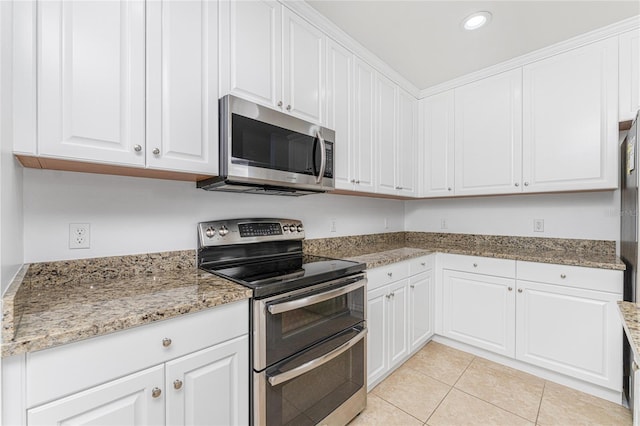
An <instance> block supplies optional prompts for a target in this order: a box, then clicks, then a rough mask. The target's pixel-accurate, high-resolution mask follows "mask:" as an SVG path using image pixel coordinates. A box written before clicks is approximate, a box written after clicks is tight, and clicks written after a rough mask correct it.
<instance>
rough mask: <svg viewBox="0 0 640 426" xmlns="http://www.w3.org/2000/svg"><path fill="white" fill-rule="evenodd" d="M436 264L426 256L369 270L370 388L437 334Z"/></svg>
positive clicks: (368, 368)
mask: <svg viewBox="0 0 640 426" xmlns="http://www.w3.org/2000/svg"><path fill="white" fill-rule="evenodd" d="M415 265H418V266H415ZM432 265H433V257H430V256H426V257H421V258H418V259H414V260H410V261H404V262H398V263H394V264H391V265H388V266H383V267H380V268H374V269H372V270H370V271H368V272H367V276H368V280H369V284H368V286H369V290H368V291H367V329H368V335H367V387H368V388H369V389H372V388H373V387H374V386H375V385H376V384H378V383H379V382H380V381H381V380H382V379H383V378H385V377H386V376H387V375H388V374H389V373H390V372H391V371H392V370H394V369H395V368H396V367H398V366H399V365H400V364H402V362H404V361H405V360H406V359H407V358H408V357H409V356H410V355H411V354H412V353H413V352H415V351H416V350H417V349H419V348H420V347H421V346H422V345H423V344H424V343H425V342H426V341H427V340H428V339H429V338H430V337H431V336H432V335H433V314H432V312H433V307H432V305H431V303H432V302H433V296H432V295H433V285H432V284H433V276H432V271H433V267H432ZM421 269H422V270H421Z"/></svg>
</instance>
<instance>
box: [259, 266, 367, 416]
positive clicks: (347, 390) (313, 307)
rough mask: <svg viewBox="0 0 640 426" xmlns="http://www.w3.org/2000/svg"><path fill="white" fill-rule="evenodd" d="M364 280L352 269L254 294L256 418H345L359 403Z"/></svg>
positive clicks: (362, 384)
mask: <svg viewBox="0 0 640 426" xmlns="http://www.w3.org/2000/svg"><path fill="white" fill-rule="evenodd" d="M365 284H366V278H365V275H364V274H357V275H354V276H350V277H347V278H343V279H339V280H334V281H331V282H327V283H323V284H319V285H317V286H314V287H311V288H306V289H302V290H298V291H296V292H291V293H288V294H285V295H278V296H274V297H271V298H268V299H262V300H254V302H253V303H254V305H253V309H254V311H253V327H254V329H253V367H254V368H253V370H254V371H253V375H254V378H253V407H254V412H253V416H254V423H255V424H256V425H266V424H273V425H286V424H291V425H305V424H317V423H319V422H321V421H323V422H329V423H347V422H348V421H349V420H350V419H351V418H352V417H353V416H355V415H356V414H357V413H358V412H360V411H361V410H362V409H363V408H364V406H365V404H366V388H367V386H366V356H365V354H366V332H367V330H366V323H365V321H364V320H365V306H366V299H365V291H366V289H365ZM267 419H268V421H267Z"/></svg>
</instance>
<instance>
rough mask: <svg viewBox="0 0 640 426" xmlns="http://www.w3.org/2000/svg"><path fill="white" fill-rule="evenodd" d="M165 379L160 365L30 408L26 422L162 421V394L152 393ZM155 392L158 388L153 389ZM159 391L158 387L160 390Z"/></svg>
mask: <svg viewBox="0 0 640 426" xmlns="http://www.w3.org/2000/svg"><path fill="white" fill-rule="evenodd" d="M163 380H164V368H163V366H162V365H158V366H155V367H153V368H149V369H147V370H144V371H140V372H138V373H135V374H131V375H129V376H126V377H123V378H122V379H118V380H115V381H113V382H109V383H106V384H104V385H100V386H97V387H95V388H91V389H88V390H86V391H83V392H79V393H77V394H74V395H71V396H69V397H66V398H62V399H60V400H57V401H54V402H52V403H49V404H45V405H43V406H41V407H37V408H32V409H30V410H29V411H28V412H27V423H28V424H29V425H62V424H73V425H132V426H134V425H135V426H137V425H140V426H144V425H162V424H164V423H165V418H164V405H165V403H164V396H163V395H162V393H160V394H159V395H158V396H157V397H155V398H154V397H153V396H152V394H153V392H154V389H160V388H159V387H158V386H160V385H161V384H162V382H163ZM156 392H157V391H156ZM160 392H161V391H160Z"/></svg>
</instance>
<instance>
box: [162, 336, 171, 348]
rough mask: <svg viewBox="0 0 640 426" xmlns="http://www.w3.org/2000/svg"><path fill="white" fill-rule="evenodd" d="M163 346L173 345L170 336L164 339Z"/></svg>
mask: <svg viewBox="0 0 640 426" xmlns="http://www.w3.org/2000/svg"><path fill="white" fill-rule="evenodd" d="M162 346H164V347H165V348H168V347H169V346H171V339H169V338H168V337H165V338H164V339H162Z"/></svg>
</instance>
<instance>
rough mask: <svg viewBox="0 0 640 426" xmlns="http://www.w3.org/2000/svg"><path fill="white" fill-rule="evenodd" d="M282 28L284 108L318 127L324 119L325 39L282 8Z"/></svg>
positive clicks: (320, 32) (296, 16)
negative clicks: (317, 124) (316, 124)
mask: <svg viewBox="0 0 640 426" xmlns="http://www.w3.org/2000/svg"><path fill="white" fill-rule="evenodd" d="M282 28H283V31H282V45H283V51H282V53H283V58H282V59H283V69H282V71H283V80H282V81H283V84H284V108H285V110H286V111H288V112H290V113H291V114H293V115H295V116H297V117H300V118H302V119H303V120H307V121H311V122H313V123H319V124H320V123H322V122H323V118H324V117H323V112H324V111H323V108H324V99H323V96H324V71H325V70H324V56H325V47H324V43H325V36H324V34H323V33H322V31H320V30H319V29H317V28H316V27H314V26H313V25H311V24H309V23H308V22H307V21H305V20H304V19H302V18H301V17H299V16H298V15H296V14H295V13H293V12H291V11H290V10H289V9H286V8H284V9H283V15H282Z"/></svg>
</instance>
